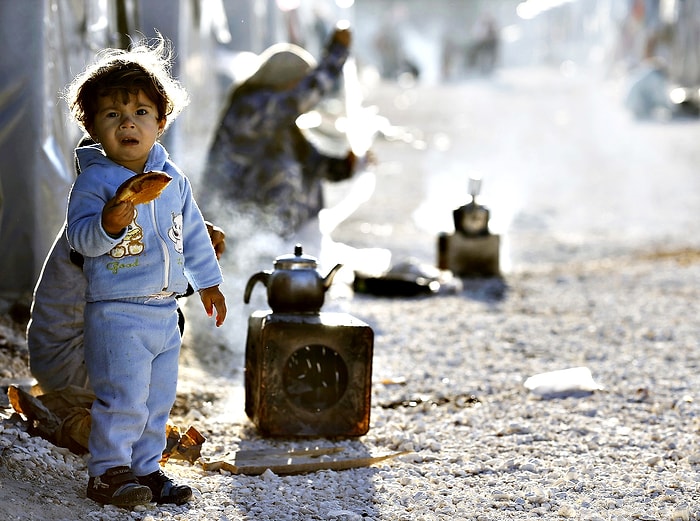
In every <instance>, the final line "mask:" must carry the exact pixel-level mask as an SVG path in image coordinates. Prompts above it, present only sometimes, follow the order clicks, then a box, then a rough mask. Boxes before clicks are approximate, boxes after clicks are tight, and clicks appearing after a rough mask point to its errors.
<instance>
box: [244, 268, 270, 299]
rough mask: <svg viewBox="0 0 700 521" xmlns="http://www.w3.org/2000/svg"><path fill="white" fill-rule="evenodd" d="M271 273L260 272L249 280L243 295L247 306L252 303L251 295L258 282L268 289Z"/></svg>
mask: <svg viewBox="0 0 700 521" xmlns="http://www.w3.org/2000/svg"><path fill="white" fill-rule="evenodd" d="M270 273H271V272H269V271H259V272H258V273H256V274H255V275H252V276H251V277H250V279H248V283H247V284H246V285H245V292H244V293H243V302H245V303H246V304H248V303H249V302H250V294H251V292H252V291H253V286H255V283H256V282H258V281H260V282H262V283H263V284H264V285H265V287H267V283H268V281H269V280H270Z"/></svg>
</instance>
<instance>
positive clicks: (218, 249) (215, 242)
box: [204, 221, 226, 259]
mask: <svg viewBox="0 0 700 521" xmlns="http://www.w3.org/2000/svg"><path fill="white" fill-rule="evenodd" d="M204 223H205V224H206V225H207V231H208V232H209V238H210V239H211V245H212V246H214V253H216V258H217V259H220V258H221V256H222V255H223V254H224V252H225V251H226V234H225V233H224V230H222V229H221V228H219V227H218V226H215V225H214V224H212V223H210V222H209V221H204Z"/></svg>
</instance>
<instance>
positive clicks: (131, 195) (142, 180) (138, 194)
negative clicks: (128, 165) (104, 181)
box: [114, 170, 173, 204]
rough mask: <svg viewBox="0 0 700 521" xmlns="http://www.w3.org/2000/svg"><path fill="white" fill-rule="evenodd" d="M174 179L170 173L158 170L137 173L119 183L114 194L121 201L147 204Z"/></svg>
mask: <svg viewBox="0 0 700 521" xmlns="http://www.w3.org/2000/svg"><path fill="white" fill-rule="evenodd" d="M172 180H173V178H172V177H170V176H169V175H168V174H166V173H165V172H159V171H157V170H153V171H151V172H144V173H142V174H136V175H135V176H133V177H130V178H129V179H127V180H126V181H124V182H123V183H122V184H121V185H119V188H117V193H116V194H115V195H114V196H115V197H116V198H117V202H120V203H121V202H124V201H131V202H132V203H133V204H145V203H148V202H150V201H153V199H156V198H157V197H158V196H159V195H160V194H161V193H162V192H163V190H165V187H166V186H168V183H170V181H172Z"/></svg>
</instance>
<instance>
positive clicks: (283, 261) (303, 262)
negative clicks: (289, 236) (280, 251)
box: [274, 244, 318, 270]
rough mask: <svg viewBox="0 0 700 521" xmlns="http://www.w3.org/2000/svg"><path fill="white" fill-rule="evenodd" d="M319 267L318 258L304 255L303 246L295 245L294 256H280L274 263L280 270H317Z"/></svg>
mask: <svg viewBox="0 0 700 521" xmlns="http://www.w3.org/2000/svg"><path fill="white" fill-rule="evenodd" d="M317 265H318V261H317V259H316V257H312V256H311V255H304V254H303V251H302V247H301V244H295V245H294V254H287V255H280V256H279V257H277V258H276V259H275V263H274V266H275V269H280V270H298V269H309V268H310V269H316V266H317Z"/></svg>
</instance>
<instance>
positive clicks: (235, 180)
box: [200, 27, 357, 254]
mask: <svg viewBox="0 0 700 521" xmlns="http://www.w3.org/2000/svg"><path fill="white" fill-rule="evenodd" d="M350 43H351V32H350V30H349V29H348V28H342V27H336V29H335V30H334V32H333V33H332V35H331V36H330V39H329V40H328V42H327V44H326V46H325V49H324V52H323V56H322V58H321V60H320V62H319V63H318V64H317V63H316V61H315V60H314V58H313V57H312V55H311V54H310V53H308V52H307V51H305V50H304V49H302V48H301V47H298V46H295V45H293V44H288V43H283V44H276V45H273V46H272V47H270V48H269V49H267V50H266V51H264V52H263V53H262V55H261V56H260V66H259V68H258V69H257V70H256V71H255V72H254V73H253V74H252V75H251V76H250V77H249V78H248V79H246V80H244V81H242V83H238V84H235V85H234V86H233V87H232V89H231V92H230V94H229V96H228V101H227V103H226V105H225V107H224V110H223V113H222V115H221V119H220V121H219V123H218V125H217V128H216V130H215V133H214V137H213V141H212V143H211V146H210V148H209V151H208V158H207V163H206V165H205V169H204V173H203V174H202V186H201V188H200V190H201V193H202V194H203V195H204V197H203V198H202V200H203V202H202V206H203V207H204V209H205V211H207V212H210V213H211V214H212V215H216V216H217V218H218V219H221V218H225V217H229V216H232V215H235V216H236V222H237V223H239V222H242V221H247V222H249V223H250V226H251V230H249V233H251V234H260V233H265V232H272V233H273V234H274V235H277V236H279V237H282V238H284V239H290V240H291V239H295V242H296V241H299V242H304V241H302V240H301V239H299V237H301V238H303V237H305V236H306V235H308V236H311V237H317V238H318V240H319V243H320V232H319V227H318V214H319V212H320V211H321V210H322V209H323V207H324V200H323V190H322V189H323V185H322V181H323V180H324V179H325V180H330V181H341V180H344V179H348V178H349V177H351V176H352V175H353V173H354V170H355V166H356V159H357V158H356V157H355V155H354V154H353V153H352V152H351V151H350V152H348V153H347V154H346V155H345V156H343V157H332V156H328V155H324V154H323V153H321V152H320V151H319V150H318V149H317V148H316V147H314V145H313V144H312V143H310V142H309V141H308V140H307V139H306V137H305V136H304V134H302V132H301V130H300V129H299V127H298V126H297V124H296V120H297V118H298V117H299V116H300V115H302V114H304V113H306V112H308V111H310V110H311V109H313V108H314V107H316V106H317V104H318V103H319V102H320V101H321V100H322V99H323V98H324V97H325V96H326V95H328V94H330V93H332V92H334V91H335V90H336V89H337V87H338V84H339V80H340V77H341V73H342V69H343V65H344V64H345V62H346V60H347V58H348V54H349V48H350ZM237 229H238V230H239V232H238V234H237V235H238V237H241V235H245V234H246V231H241V229H240V227H238V225H237ZM307 249H308V248H307ZM310 253H311V254H315V252H313V251H310Z"/></svg>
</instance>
